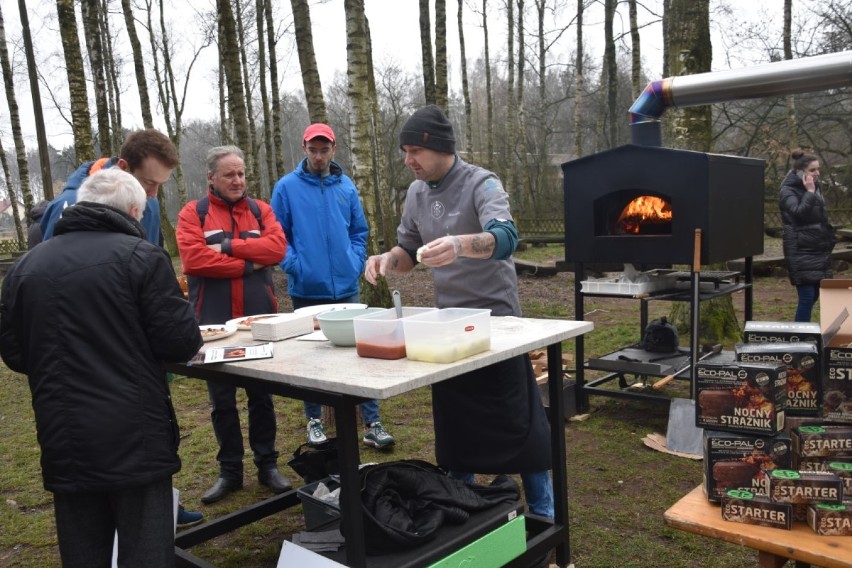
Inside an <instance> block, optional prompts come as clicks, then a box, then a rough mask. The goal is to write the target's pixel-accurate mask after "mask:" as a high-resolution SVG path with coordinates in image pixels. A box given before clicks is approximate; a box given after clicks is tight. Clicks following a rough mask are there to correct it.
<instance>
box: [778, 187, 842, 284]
mask: <svg viewBox="0 0 852 568" xmlns="http://www.w3.org/2000/svg"><path fill="white" fill-rule="evenodd" d="M778 205H779V207H780V208H781V221H782V222H783V224H784V237H783V239H784V259H785V260H786V262H787V270H788V272H789V275H790V282H791V283H792V284H793V285H795V286H798V285H801V284H818V283H819V281H820V280H822V279H824V278H831V251H832V249H833V248H834V244H835V242H836V241H835V239H834V228H833V227H832V226H831V225H829V223H828V216H827V214H826V212H825V201H824V200H823V197H822V193H821V192H820V190H819V187H817V190H816V192H814V193H810V192H809V191H808V190H807V189H805V184H804V182H803V181H802V179H801V178H800V177H799V176H797V175H796V173H795V172H792V171H791V172H790V173H788V174H787V177H786V178H784V182H783V183H782V184H781V191H780V196H779V201H778Z"/></svg>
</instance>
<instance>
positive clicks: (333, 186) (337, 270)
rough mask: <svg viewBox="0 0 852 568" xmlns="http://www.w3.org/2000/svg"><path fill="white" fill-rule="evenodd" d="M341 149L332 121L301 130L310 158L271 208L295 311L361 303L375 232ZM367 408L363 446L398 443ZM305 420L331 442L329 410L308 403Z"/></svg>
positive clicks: (316, 440)
mask: <svg viewBox="0 0 852 568" xmlns="http://www.w3.org/2000/svg"><path fill="white" fill-rule="evenodd" d="M336 148H337V145H336V143H335V141H334V131H333V130H332V129H331V127H330V126H328V125H327V124H322V123H315V124H311V125H310V126H308V127H307V128H306V129H305V133H304V134H303V135H302V151H304V153H305V158H304V159H303V160H302V161H301V162H299V165H297V166H296V169H295V170H293V171H292V172H290V173H289V174H287V175H286V176H284V177H283V178H281V179H280V180H278V183H276V184H275V188H274V189H273V191H272V210H273V211H275V217H276V218H277V219H278V221H279V222H280V223H281V226H282V227H283V228H284V233H285V234H286V235H287V244H288V245H289V247H290V250H289V251H288V253H287V256H286V257H284V260H283V261H281V269H282V270H284V272H285V273H286V274H287V292H288V293H289V294H290V298H291V299H292V300H293V309H299V308H306V307H308V306H317V305H321V304H330V303H340V304H353V303H357V302H358V292H359V289H358V278H359V277H360V276H361V271H362V270H363V269H364V260H365V259H366V258H367V233H369V231H370V229H369V228H368V227H367V219H366V218H365V217H364V209H363V208H362V207H361V198H360V197H359V196H358V189H357V188H356V187H355V184H354V183H353V182H352V180H351V179H350V178H349V176H347V175H346V174H345V173H343V168H341V167H340V165H339V164H338V163H337V162H335V161H334V152H335V149H336ZM360 408H361V419H362V421H363V422H364V436H363V438H362V440H363V441H364V444H366V445H368V446H371V447H373V448H377V449H379V450H386V449H389V448H390V447H391V446H393V445H394V442H395V440H394V438H393V436H391V435H390V433H389V432H388V431H387V430H385V429H384V426H382V423H381V421H380V420H379V403H378V401H375V400H368V401H366V402H362V403H361V404H360ZM305 417H306V418H307V420H308V425H307V436H308V443H309V444H311V445H314V446H316V445H320V444H323V443H325V442H327V441H328V438H327V437H326V434H325V426H324V425H323V422H322V407H321V406H320V405H319V404H317V403H315V402H310V401H305Z"/></svg>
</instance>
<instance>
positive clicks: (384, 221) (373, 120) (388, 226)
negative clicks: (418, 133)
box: [364, 17, 397, 252]
mask: <svg viewBox="0 0 852 568" xmlns="http://www.w3.org/2000/svg"><path fill="white" fill-rule="evenodd" d="M364 22H365V28H366V30H367V54H368V57H367V66H368V69H367V80H368V81H369V83H370V90H369V93H370V127H371V129H372V135H371V137H370V140H371V142H372V149H371V152H372V154H371V155H372V159H373V179H374V187H375V191H376V202H377V211H376V217H375V221H380V224H374V225H370V226H371V227H373V231H372V232H373V233H381V235H382V239H383V240H384V242H385V249H389V248H390V246H388V244H389V243H395V242H396V225H397V223H396V222H397V218H396V215H394V214H393V213H394V211H393V208H392V207H391V197H392V195H391V192H392V190H391V188H393V182H392V180H391V179H390V172H389V170H388V163H387V159H386V156H387V152H386V149H385V145H384V144H383V141H384V137H382V136H381V135H380V134H381V133H382V132H384V124H383V121H382V110H381V108H379V94H378V91H377V89H376V73H375V70H374V69H373V58H372V57H370V56H369V55H370V54H372V53H373V40H372V34H371V33H370V22H369V21H368V20H367V19H366V17H365V18H364ZM378 229H381V230H378ZM376 246H377V252H382V251H381V247H380V246H379V243H378V242H377V243H376Z"/></svg>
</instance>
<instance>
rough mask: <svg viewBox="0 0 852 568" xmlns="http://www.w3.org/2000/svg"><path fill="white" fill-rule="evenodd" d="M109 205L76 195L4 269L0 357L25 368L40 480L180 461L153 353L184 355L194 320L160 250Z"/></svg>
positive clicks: (159, 473)
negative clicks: (47, 230) (49, 229)
mask: <svg viewBox="0 0 852 568" xmlns="http://www.w3.org/2000/svg"><path fill="white" fill-rule="evenodd" d="M143 235H144V230H143V229H142V226H141V225H140V224H139V223H137V222H136V221H135V220H134V219H132V218H131V217H129V216H127V215H125V214H123V213H122V212H120V211H118V210H117V209H113V208H111V207H107V206H105V205H98V204H95V203H77V204H76V205H75V206H74V207H70V208H68V209H67V210H66V211H65V212H64V214H63V216H62V219H61V220H60V221H59V222H57V224H56V237H55V238H53V239H50V240H48V241H45V242H43V243H42V244H40V245H39V246H38V247H36V248H34V249H33V250H31V251H30V252H28V253H27V254H26V255H24V256H23V257H21V259H20V260H19V261H18V262H17V263H16V264H15V265H14V266H13V267H12V268H11V270H10V271H9V273H8V274H7V276H6V278H5V279H4V281H3V288H2V290H3V292H2V297H0V355H2V357H3V361H5V362H6V364H7V365H8V366H9V367H10V368H11V369H12V370H14V371H18V372H20V373H25V374H26V375H28V377H29V385H30V390H31V392H32V404H33V409H34V410H35V418H36V428H37V431H38V442H39V445H40V446H41V467H42V476H43V478H44V487H45V489H47V490H49V491H54V492H61V493H70V492H83V491H104V490H114V489H123V488H127V487H135V486H139V485H144V484H148V483H151V482H153V481H158V480H162V479H165V478H168V477H170V476H171V475H172V474H174V473H175V472H177V471H178V470H180V459H179V458H178V454H177V448H178V440H179V432H178V425H177V420H176V417H175V413H174V408H173V407H172V402H171V396H170V394H169V387H168V382H167V380H166V372H165V370H164V369H163V366H162V363H161V362H163V361H170V362H179V361H186V360H188V359H189V358H191V357H192V356H193V355H194V354H195V353H196V352H197V351H198V350H199V348H200V347H201V345H202V339H201V335H200V332H199V329H198V323H197V322H196V320H195V316H194V315H193V312H192V307H191V306H190V304H189V302H187V301H186V300H184V298H183V294H182V293H181V291H180V287H179V286H178V283H177V279H176V278H175V273H174V269H173V268H172V264H171V260H170V259H169V257H168V255H167V254H166V253H165V251H164V250H163V249H161V248H159V247H157V246H155V245H153V244H151V243H149V242H147V241H145V240H144V239H143Z"/></svg>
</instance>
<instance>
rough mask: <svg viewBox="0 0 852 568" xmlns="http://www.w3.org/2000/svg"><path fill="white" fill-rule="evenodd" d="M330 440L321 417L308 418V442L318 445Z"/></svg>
mask: <svg viewBox="0 0 852 568" xmlns="http://www.w3.org/2000/svg"><path fill="white" fill-rule="evenodd" d="M327 441H328V438H327V437H326V435H325V426H323V425H322V420H321V419H319V418H311V419H310V420H308V444H310V445H311V446H318V445H320V444H324V443H325V442H327Z"/></svg>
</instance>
